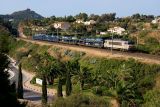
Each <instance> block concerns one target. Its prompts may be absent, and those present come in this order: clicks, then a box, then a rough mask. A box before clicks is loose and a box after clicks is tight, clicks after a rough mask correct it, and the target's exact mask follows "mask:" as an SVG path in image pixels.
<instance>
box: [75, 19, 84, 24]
mask: <svg viewBox="0 0 160 107" xmlns="http://www.w3.org/2000/svg"><path fill="white" fill-rule="evenodd" d="M76 23H79V24H80V23H84V21H83V20H81V19H77V20H76Z"/></svg>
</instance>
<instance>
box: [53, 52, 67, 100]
mask: <svg viewBox="0 0 160 107" xmlns="http://www.w3.org/2000/svg"><path fill="white" fill-rule="evenodd" d="M56 58H57V61H56V65H57V66H56V67H55V70H56V71H57V72H58V87H57V97H63V93H62V91H63V90H62V86H63V78H64V73H65V72H66V71H65V70H66V68H65V63H64V61H63V60H62V55H61V53H60V52H56Z"/></svg>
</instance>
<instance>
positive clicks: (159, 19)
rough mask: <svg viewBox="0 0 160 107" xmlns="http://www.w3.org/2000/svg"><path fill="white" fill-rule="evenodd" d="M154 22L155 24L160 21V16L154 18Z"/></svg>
mask: <svg viewBox="0 0 160 107" xmlns="http://www.w3.org/2000/svg"><path fill="white" fill-rule="evenodd" d="M152 23H153V24H156V23H160V17H159V18H155V19H154V20H152Z"/></svg>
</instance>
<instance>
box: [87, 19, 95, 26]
mask: <svg viewBox="0 0 160 107" xmlns="http://www.w3.org/2000/svg"><path fill="white" fill-rule="evenodd" d="M94 24H96V21H94V20H89V21H86V22H84V25H94Z"/></svg>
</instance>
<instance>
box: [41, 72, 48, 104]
mask: <svg viewBox="0 0 160 107" xmlns="http://www.w3.org/2000/svg"><path fill="white" fill-rule="evenodd" d="M42 78H43V79H42V80H43V81H42V104H43V105H46V104H47V82H46V76H45V74H43V75H42Z"/></svg>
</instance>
